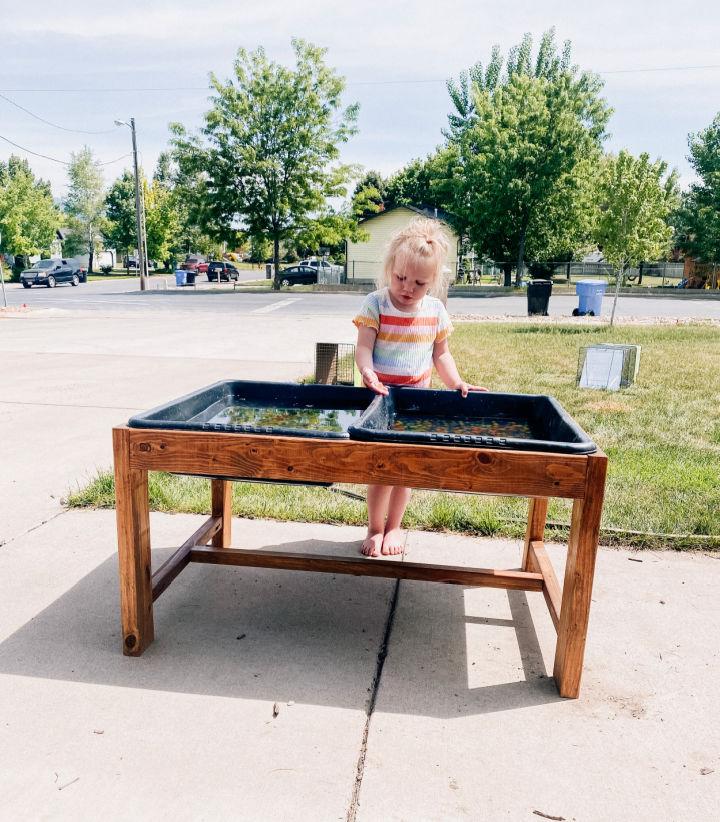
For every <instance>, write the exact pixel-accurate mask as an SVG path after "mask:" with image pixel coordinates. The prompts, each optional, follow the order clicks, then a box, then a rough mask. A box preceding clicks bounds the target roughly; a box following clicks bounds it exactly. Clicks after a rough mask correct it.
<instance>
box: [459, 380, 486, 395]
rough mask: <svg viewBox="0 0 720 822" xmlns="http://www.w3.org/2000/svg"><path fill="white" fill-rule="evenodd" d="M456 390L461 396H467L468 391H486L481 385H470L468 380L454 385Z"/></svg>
mask: <svg viewBox="0 0 720 822" xmlns="http://www.w3.org/2000/svg"><path fill="white" fill-rule="evenodd" d="M456 388H457V390H458V391H459V392H460V394H461V395H462V396H463V397H467V395H468V392H469V391H487V390H488V389H487V388H485V386H483V385H470V383H468V382H461V383H460V384H459V385H457V386H456Z"/></svg>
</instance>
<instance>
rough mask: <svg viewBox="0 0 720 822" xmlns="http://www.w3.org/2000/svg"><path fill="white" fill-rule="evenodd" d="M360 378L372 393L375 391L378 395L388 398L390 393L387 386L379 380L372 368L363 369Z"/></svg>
mask: <svg viewBox="0 0 720 822" xmlns="http://www.w3.org/2000/svg"><path fill="white" fill-rule="evenodd" d="M360 376H361V377H362V381H363V383H364V384H365V387H366V388H369V389H370V390H371V391H374V392H375V393H376V394H381V395H382V396H386V395H387V394H389V393H390V392H389V391H388V388H387V386H386V385H383V384H382V383H381V382H380V380H379V379H378V378H377V374H376V373H375V372H374V371H373V370H372V368H367V367H366V368H363V370H362V371H361V372H360Z"/></svg>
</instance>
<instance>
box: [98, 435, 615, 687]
mask: <svg viewBox="0 0 720 822" xmlns="http://www.w3.org/2000/svg"><path fill="white" fill-rule="evenodd" d="M113 445H114V455H115V489H116V508H117V525H118V558H119V564H120V594H121V619H122V630H123V652H124V653H125V654H127V655H130V656H139V655H140V654H142V652H143V651H144V650H145V649H146V648H147V646H148V645H149V644H150V643H151V642H152V641H153V638H154V622H153V602H154V600H156V599H157V598H158V597H159V596H160V595H161V594H162V593H163V592H164V591H165V590H166V589H167V587H168V586H169V585H170V584H171V582H172V581H173V580H174V579H175V577H176V576H177V575H178V574H179V573H180V572H181V571H182V570H183V568H185V567H186V566H187V565H188V564H189V563H190V562H200V563H214V564H224V565H235V566H246V567H258V568H277V569H283V570H299V571H317V572H324V573H340V574H353V575H358V576H375V577H387V578H396V579H409V580H423V581H431V582H444V583H449V584H456V585H465V586H489V587H495V588H506V589H516V590H525V591H536V592H541V593H542V594H543V596H544V598H545V602H546V604H547V607H548V611H549V613H550V617H551V619H552V622H553V625H554V627H555V629H556V631H557V634H558V639H557V646H556V652H555V663H554V670H553V675H554V677H555V680H556V683H557V686H558V690H559V692H560V694H561V696H566V697H572V698H574V697H577V696H578V694H579V689H580V679H581V675H582V665H583V658H584V650H585V640H586V634H587V625H588V619H589V611H590V601H591V593H592V584H593V577H594V568H595V556H596V552H597V544H598V536H599V529H600V516H601V513H602V503H603V495H604V487H605V473H606V468H607V458H606V456H605V455H604V454H603V453H602V452H599V451H598V452H596V453H593V454H587V455H569V454H553V453H546V452H521V451H502V450H495V449H483V448H474V447H465V446H439V445H430V446H424V445H409V444H404V443H375V442H364V441H363V442H361V441H356V440H341V439H311V438H301V437H280V436H263V435H254V434H229V433H224V432H197V431H181V430H161V429H140V428H129V427H127V426H119V427H117V428H115V429H113ZM148 471H168V472H171V473H178V474H189V475H198V476H206V477H208V478H210V480H211V499H212V503H211V516H210V518H209V519H208V520H206V522H204V523H203V524H202V525H201V526H200V528H198V529H197V530H196V531H195V532H194V533H193V534H192V535H191V536H190V537H189V538H188V539H187V540H186V541H185V542H184V543H183V544H182V545H181V546H180V547H179V548H178V549H177V550H176V551H175V552H174V553H173V554H172V556H171V557H170V558H169V559H167V560H166V561H165V562H164V563H163V565H162V566H161V567H160V568H158V569H157V570H155V571H153V569H152V564H151V555H150V517H149V500H148V487H147V472H148ZM243 479H256V480H273V481H281V482H282V481H285V482H287V481H292V482H306V483H313V482H317V483H329V482H345V483H363V484H365V483H375V484H386V485H405V486H408V487H413V488H425V489H433V490H447V491H458V492H465V493H487V494H509V495H514V496H525V497H529V498H530V508H529V514H528V524H527V531H526V536H525V544H524V549H523V555H522V561H521V564H520V567H519V568H511V569H494V568H466V567H460V566H449V565H438V564H432V563H415V562H406V561H399V560H397V559H367V558H363V557H361V556H357V557H346V556H325V555H318V554H299V553H297V552H283V551H259V550H249V549H243V548H231V547H230V541H231V532H230V531H231V518H232V505H231V501H232V500H231V489H232V480H243ZM549 497H564V498H570V499H572V500H573V509H572V518H571V525H570V536H569V540H568V555H567V560H566V567H565V575H564V584H563V585H561V584H560V581H559V580H558V579H557V577H556V575H555V572H554V570H553V567H552V565H551V563H550V560H549V558H548V555H547V553H546V551H545V545H544V541H543V540H544V529H545V522H546V517H547V507H548V498H549Z"/></svg>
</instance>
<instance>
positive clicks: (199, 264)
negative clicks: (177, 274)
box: [180, 255, 208, 274]
mask: <svg viewBox="0 0 720 822" xmlns="http://www.w3.org/2000/svg"><path fill="white" fill-rule="evenodd" d="M180 269H181V270H182V271H194V272H195V273H196V274H205V273H207V270H208V263H207V262H206V261H205V260H204V259H203V258H202V257H200V256H197V255H188V256H187V257H186V258H185V262H184V263H181V264H180Z"/></svg>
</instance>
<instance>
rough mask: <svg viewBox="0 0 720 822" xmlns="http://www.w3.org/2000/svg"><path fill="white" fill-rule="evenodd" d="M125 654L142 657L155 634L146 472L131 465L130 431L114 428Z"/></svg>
mask: <svg viewBox="0 0 720 822" xmlns="http://www.w3.org/2000/svg"><path fill="white" fill-rule="evenodd" d="M113 450H114V455H115V509H116V513H117V531H118V560H119V563H120V613H121V619H122V634H123V653H124V654H126V655H128V656H140V654H142V652H143V651H144V650H145V649H146V648H147V646H148V645H149V644H150V643H151V642H152V641H153V639H154V637H155V629H154V625H153V598H152V569H151V560H150V511H149V506H148V485H147V471H145V470H142V469H137V468H131V467H130V440H129V431H128V429H124V428H115V429H113Z"/></svg>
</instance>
